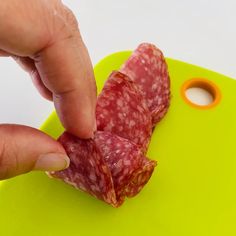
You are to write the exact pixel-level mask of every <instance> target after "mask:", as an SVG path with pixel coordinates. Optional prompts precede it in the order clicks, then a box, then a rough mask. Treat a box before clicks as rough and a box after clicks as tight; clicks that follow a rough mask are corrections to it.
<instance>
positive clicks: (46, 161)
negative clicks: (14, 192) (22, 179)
mask: <svg viewBox="0 0 236 236" xmlns="http://www.w3.org/2000/svg"><path fill="white" fill-rule="evenodd" d="M69 165H70V159H69V157H68V156H67V155H65V154H62V153H47V154H42V155H40V156H39V158H38V160H37V161H36V163H35V166H34V170H42V171H58V170H63V169H66V168H67V167H69Z"/></svg>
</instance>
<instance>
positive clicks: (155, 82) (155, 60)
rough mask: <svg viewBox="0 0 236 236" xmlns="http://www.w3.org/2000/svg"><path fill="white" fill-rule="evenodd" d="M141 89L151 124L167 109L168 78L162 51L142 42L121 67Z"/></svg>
mask: <svg viewBox="0 0 236 236" xmlns="http://www.w3.org/2000/svg"><path fill="white" fill-rule="evenodd" d="M121 72H123V73H124V74H126V75H128V76H129V77H130V78H131V79H132V80H133V81H134V82H135V84H136V85H137V86H138V88H139V89H140V90H141V92H142V94H143V96H144V97H145V99H146V102H147V106H148V108H149V110H150V112H151V114H152V120H153V126H155V125H156V123H157V122H159V121H160V120H161V119H162V118H163V116H164V115H165V113H166V112H167V110H168V107H169V102H170V80H169V75H168V70H167V64H166V62H165V58H164V56H163V54H162V52H161V51H160V50H159V49H158V48H157V47H156V46H155V45H152V44H148V43H143V44H140V45H139V47H138V48H137V49H136V50H135V51H134V52H133V53H132V55H131V57H130V58H129V59H128V60H127V61H126V62H125V64H124V65H123V66H122V68H121Z"/></svg>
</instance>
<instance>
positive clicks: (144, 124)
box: [96, 72, 152, 153]
mask: <svg viewBox="0 0 236 236" xmlns="http://www.w3.org/2000/svg"><path fill="white" fill-rule="evenodd" d="M96 119H97V128H98V130H105V131H110V132H112V133H114V134H117V135H119V136H120V137H123V138H126V139H129V140H131V141H132V142H134V143H135V144H137V145H138V146H139V147H140V148H141V149H142V151H143V152H144V153H146V151H147V148H148V144H149V142H150V138H151V134H152V119H151V113H150V111H149V109H148V107H147V104H146V100H145V99H144V97H143V96H142V94H141V92H140V91H139V90H138V88H137V87H136V85H135V84H134V82H132V81H131V79H130V78H129V77H128V76H126V75H124V74H122V73H120V72H113V73H112V74H111V75H110V77H109V78H108V80H107V82H106V84H105V86H104V88H103V90H102V92H101V94H100V95H99V97H98V101H97V107H96Z"/></svg>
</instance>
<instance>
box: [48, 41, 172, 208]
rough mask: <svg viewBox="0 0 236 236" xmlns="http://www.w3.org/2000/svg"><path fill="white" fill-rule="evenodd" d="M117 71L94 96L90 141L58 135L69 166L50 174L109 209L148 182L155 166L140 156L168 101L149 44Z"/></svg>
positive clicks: (160, 65)
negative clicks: (94, 107) (91, 136)
mask: <svg viewBox="0 0 236 236" xmlns="http://www.w3.org/2000/svg"><path fill="white" fill-rule="evenodd" d="M121 71H122V72H117V71H115V72H113V73H112V74H111V75H110V76H109V78H108V80H107V82H106V84H105V86H104V88H103V90H102V92H101V94H100V95H99V97H98V100H97V107H96V120H97V127H98V131H97V132H96V133H95V137H94V138H93V139H89V140H83V139H80V138H77V137H75V136H73V135H71V134H69V133H67V132H65V133H64V134H62V136H61V137H60V138H59V142H60V143H61V144H62V145H63V146H64V148H65V150H66V152H67V154H68V156H69V157H70V160H71V164H70V166H69V168H68V169H66V170H63V171H59V172H53V173H50V175H51V176H53V177H56V178H59V179H62V180H63V181H64V182H66V183H68V184H70V185H73V186H74V187H76V188H78V189H81V190H82V191H85V192H88V193H90V194H91V195H93V196H95V197H97V198H98V199H101V200H103V201H105V202H107V203H108V204H111V205H112V206H114V207H118V206H120V205H121V204H122V203H123V202H124V199H125V197H133V196H135V195H136V194H137V193H139V191H140V190H141V189H142V188H143V187H144V185H145V184H146V183H147V182H148V180H149V179H150V177H151V175H152V172H153V170H154V168H155V166H156V161H152V160H149V159H148V158H146V157H145V154H146V151H147V148H148V145H149V142H150V138H151V134H152V129H153V127H154V126H155V124H156V122H158V121H160V119H161V118H162V117H163V116H164V114H165V113H166V111H167V109H168V106H169V96H170V90H169V86H170V83H169V77H168V73H167V66H166V63H165V60H164V57H163V55H162V53H161V52H160V51H159V49H157V48H156V47H155V46H154V45H150V44H142V45H140V46H139V47H138V49H137V50H136V51H135V52H134V53H133V54H132V56H131V57H130V59H128V61H127V62H126V63H125V65H124V66H123V67H122V69H121Z"/></svg>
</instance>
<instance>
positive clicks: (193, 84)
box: [181, 78, 221, 110]
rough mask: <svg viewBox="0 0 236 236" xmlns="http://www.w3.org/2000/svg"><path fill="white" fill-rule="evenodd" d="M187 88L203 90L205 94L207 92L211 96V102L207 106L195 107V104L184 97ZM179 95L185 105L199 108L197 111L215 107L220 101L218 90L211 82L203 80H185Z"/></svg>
mask: <svg viewBox="0 0 236 236" xmlns="http://www.w3.org/2000/svg"><path fill="white" fill-rule="evenodd" d="M189 88H202V89H205V90H206V91H207V92H209V93H210V94H211V95H212V97H213V102H212V103H210V104H209V105H197V104H195V103H193V102H191V101H190V100H189V99H188V98H187V97H186V90H187V89H189ZM181 95H182V97H183V99H184V101H185V102H186V103H187V104H189V105H191V106H193V107H195V108H199V109H203V110H206V109H210V108H213V107H215V106H216V105H218V104H219V102H220V100H221V92H220V89H219V88H218V87H217V86H216V85H215V84H214V83H213V82H212V81H210V80H207V79H204V78H193V79H190V80H187V81H186V82H185V83H184V84H183V86H182V87H181Z"/></svg>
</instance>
